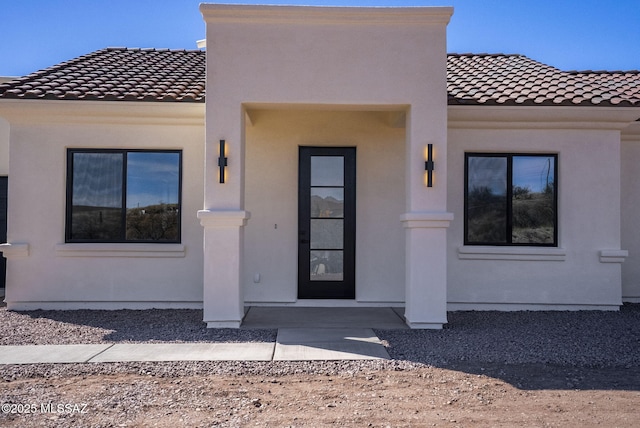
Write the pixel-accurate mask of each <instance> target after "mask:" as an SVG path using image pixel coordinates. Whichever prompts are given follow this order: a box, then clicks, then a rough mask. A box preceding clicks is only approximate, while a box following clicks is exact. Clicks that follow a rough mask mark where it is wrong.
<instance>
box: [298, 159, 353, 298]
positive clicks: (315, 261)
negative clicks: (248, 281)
mask: <svg viewBox="0 0 640 428" xmlns="http://www.w3.org/2000/svg"><path fill="white" fill-rule="evenodd" d="M298 229H299V237H298V238H299V239H298V242H299V243H298V298H300V299H354V298H355V259H356V257H355V238H356V149H355V147H300V160H299V195H298Z"/></svg>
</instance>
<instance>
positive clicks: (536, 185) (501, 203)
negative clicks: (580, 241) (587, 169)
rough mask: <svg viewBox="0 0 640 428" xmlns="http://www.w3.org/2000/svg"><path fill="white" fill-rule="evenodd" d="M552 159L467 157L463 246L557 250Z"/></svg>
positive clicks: (535, 156) (549, 156) (554, 158)
mask: <svg viewBox="0 0 640 428" xmlns="http://www.w3.org/2000/svg"><path fill="white" fill-rule="evenodd" d="M557 160H558V158H557V155H554V154H544V155H542V154H496V153H467V154H466V155H465V211H464V217H465V218H464V224H465V231H464V239H465V245H540V246H556V245H557V241H558V234H557V218H558V210H557V205H558V203H557V176H558V174H557V168H558V165H557V164H558V162H557Z"/></svg>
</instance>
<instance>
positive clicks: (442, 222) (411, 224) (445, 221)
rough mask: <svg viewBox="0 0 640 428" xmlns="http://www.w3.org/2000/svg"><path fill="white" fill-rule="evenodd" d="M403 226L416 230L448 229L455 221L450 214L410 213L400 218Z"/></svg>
mask: <svg viewBox="0 0 640 428" xmlns="http://www.w3.org/2000/svg"><path fill="white" fill-rule="evenodd" d="M400 221H401V222H402V225H403V226H404V227H405V228H407V229H414V228H447V227H449V224H450V223H451V222H452V221H453V213H448V212H409V213H405V214H402V215H401V216H400Z"/></svg>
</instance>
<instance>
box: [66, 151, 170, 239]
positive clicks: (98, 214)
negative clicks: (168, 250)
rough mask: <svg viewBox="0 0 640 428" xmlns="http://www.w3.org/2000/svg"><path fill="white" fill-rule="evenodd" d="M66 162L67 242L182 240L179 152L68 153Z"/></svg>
mask: <svg viewBox="0 0 640 428" xmlns="http://www.w3.org/2000/svg"><path fill="white" fill-rule="evenodd" d="M69 160H70V164H71V165H73V167H72V168H71V170H70V175H69V179H70V183H72V190H71V201H70V202H69V218H68V225H69V226H68V228H69V229H68V233H67V239H68V240H70V241H91V242H93V241H95V242H126V241H138V242H155V241H165V242H178V241H179V240H180V205H179V204H180V168H181V153H180V152H150V151H126V150H105V151H88V150H87V151H82V150H70V157H69ZM125 171H126V172H125ZM123 196H124V198H123ZM123 204H124V206H123Z"/></svg>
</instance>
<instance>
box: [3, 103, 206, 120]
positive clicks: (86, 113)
mask: <svg viewBox="0 0 640 428" xmlns="http://www.w3.org/2000/svg"><path fill="white" fill-rule="evenodd" d="M204 109H205V106H204V103H197V102H195V103H194V102H192V103H184V102H144V101H88V100H74V101H69V100H67V101H61V100H38V99H35V100H34V99H29V100H16V99H1V100H0V116H2V117H4V118H5V119H7V120H8V121H9V123H10V124H12V125H15V124H21V125H29V124H35V125H42V124H44V123H51V124H64V125H65V126H66V125H69V124H72V123H73V124H76V123H86V124H111V123H118V124H129V125H162V126H169V125H180V126H184V125H194V126H201V127H204V125H205V123H204Z"/></svg>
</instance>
